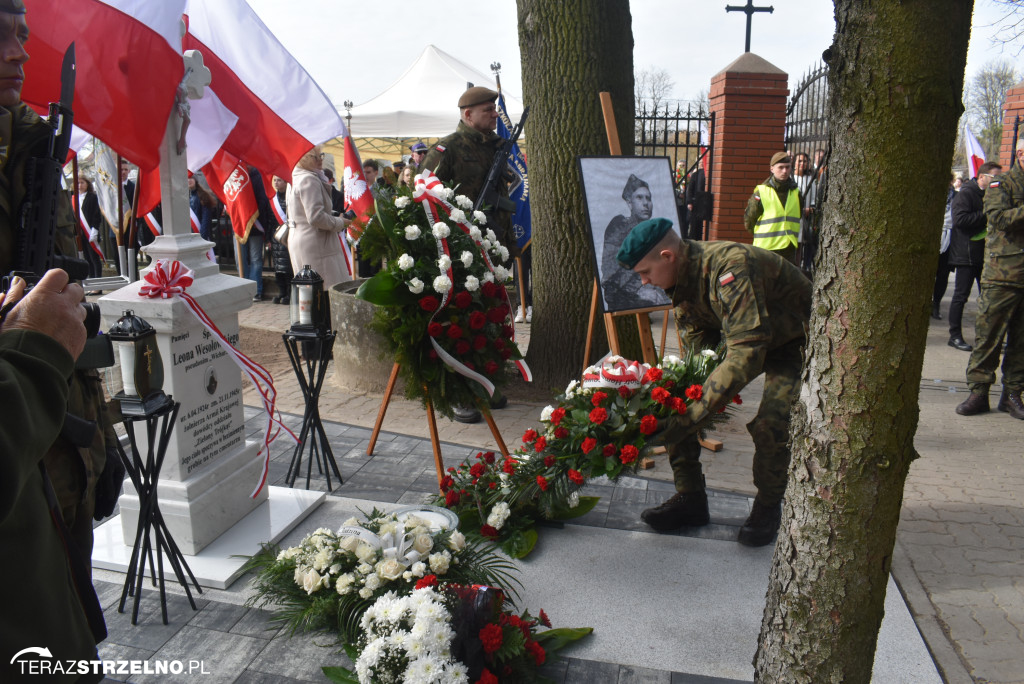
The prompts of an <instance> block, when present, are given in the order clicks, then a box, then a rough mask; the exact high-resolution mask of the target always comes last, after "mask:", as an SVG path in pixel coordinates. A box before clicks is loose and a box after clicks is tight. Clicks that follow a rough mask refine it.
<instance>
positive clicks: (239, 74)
mask: <svg viewBox="0 0 1024 684" xmlns="http://www.w3.org/2000/svg"><path fill="white" fill-rule="evenodd" d="M185 13H186V14H187V15H188V32H187V33H186V35H185V39H184V47H185V48H186V49H195V50H199V51H200V52H201V53H202V55H203V63H204V64H205V66H206V67H207V68H209V69H210V72H211V75H212V81H211V84H210V87H211V88H212V89H213V90H214V91H215V92H216V94H217V97H218V98H219V100H220V102H221V103H223V105H224V106H225V107H226V108H227V109H229V110H230V111H232V112H234V113H235V114H236V115H237V116H238V117H239V118H238V122H237V124H236V125H235V126H234V127H233V129H232V130H231V133H230V135H229V136H228V137H227V139H226V140H225V141H224V145H223V150H224V151H225V152H227V153H229V154H231V155H233V156H235V157H237V158H238V159H244V160H245V161H246V162H248V163H249V164H252V165H253V166H255V167H256V168H258V169H260V170H261V171H263V172H264V173H265V174H268V175H269V174H272V175H276V176H280V177H281V178H284V179H285V180H290V179H291V175H292V168H293V167H294V166H295V164H296V163H297V162H298V161H299V159H300V158H301V157H302V155H303V154H305V153H306V152H307V151H309V149H310V148H311V147H313V145H314V144H317V143H321V142H323V141H325V140H330V139H332V138H335V137H338V136H339V135H347V131H346V128H345V123H344V122H343V121H342V120H341V116H340V115H339V114H338V111H337V109H335V107H334V105H333V104H331V101H330V100H329V99H328V97H327V95H325V94H324V92H323V91H322V90H321V89H320V87H319V86H318V85H317V84H316V82H315V81H314V80H313V79H312V78H311V77H310V75H309V74H308V73H306V71H305V69H303V68H302V66H301V65H300V64H299V63H298V62H297V61H296V60H295V58H294V57H292V56H291V54H289V52H288V51H287V50H286V49H285V48H284V46H282V45H281V43H280V42H278V40H277V38H276V37H275V36H274V34H273V33H271V32H270V30H269V29H268V28H267V27H266V25H264V23H263V22H262V21H261V20H260V18H259V17H258V16H257V15H256V13H255V12H253V11H252V9H251V8H250V7H249V5H248V4H247V3H246V2H245V0H218V2H208V1H203V0H187V2H186V8H185Z"/></svg>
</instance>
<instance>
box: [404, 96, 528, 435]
mask: <svg viewBox="0 0 1024 684" xmlns="http://www.w3.org/2000/svg"><path fill="white" fill-rule="evenodd" d="M497 99H498V93H497V92H495V91H493V90H491V89H490V88H483V87H481V86H474V87H472V88H469V89H468V90H466V92H464V93H463V94H462V96H461V97H460V98H459V116H460V119H459V125H458V127H457V128H456V129H455V132H454V133H452V134H451V135H449V136H447V137H445V138H442V139H441V140H440V141H439V142H438V143H437V144H436V145H434V147H433V149H431V150H430V151H429V152H428V153H427V156H426V158H425V159H424V160H423V163H422V164H420V166H419V170H420V171H422V170H423V169H430V170H431V171H433V172H434V174H435V175H436V176H437V177H438V179H440V180H441V181H442V182H444V183H450V184H452V185H453V186H455V191H456V192H457V193H458V194H460V195H465V196H466V197H468V198H469V199H471V200H473V201H474V202H475V201H476V199H477V196H478V195H480V193H481V192H482V191H483V188H484V181H485V180H486V179H487V172H488V171H489V170H490V168H491V164H492V163H493V162H494V155H495V154H496V153H497V151H498V147H499V146H500V145H501V143H502V139H501V137H500V136H499V135H498V134H497V133H496V132H495V129H496V128H497V126H498V110H497V105H496V104H495V100H497ZM413 147H414V148H415V146H413ZM513 178H514V176H513V174H512V171H511V169H509V170H507V172H506V174H505V176H504V177H503V178H502V182H501V183H500V184H499V188H498V195H499V197H502V198H508V184H509V182H511V181H512V180H513ZM484 212H485V213H486V214H487V226H486V227H487V228H489V229H491V230H493V231H494V233H495V234H496V235H497V237H498V242H500V243H501V244H502V245H504V246H505V247H506V248H507V249H508V250H509V254H510V257H514V256H518V246H517V244H516V238H515V235H514V234H513V232H512V214H511V213H510V212H508V211H505V210H503V209H500V208H498V207H490V208H486V207H485V208H484ZM507 403H508V399H507V398H506V397H504V396H500V395H498V394H497V393H495V396H494V397H493V398H492V399H491V407H492V408H502V407H504V406H505V405H506V404H507ZM480 418H481V416H480V412H479V411H477V410H476V409H473V408H468V407H462V408H456V409H455V420H457V421H459V422H460V423H476V422H478V421H479V420H480Z"/></svg>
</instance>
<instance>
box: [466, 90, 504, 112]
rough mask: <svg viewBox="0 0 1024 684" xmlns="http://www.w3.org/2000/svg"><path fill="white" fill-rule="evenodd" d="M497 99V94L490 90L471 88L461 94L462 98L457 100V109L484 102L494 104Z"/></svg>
mask: <svg viewBox="0 0 1024 684" xmlns="http://www.w3.org/2000/svg"><path fill="white" fill-rule="evenodd" d="M497 99H498V93H496V92H494V91H493V90H491V89H490V88H484V87H483V86H473V87H472V88H470V89H469V90H467V91H466V92H464V93H462V97H460V98H459V109H465V108H466V107H472V106H474V105H478V104H483V103H484V102H494V101H495V100H497Z"/></svg>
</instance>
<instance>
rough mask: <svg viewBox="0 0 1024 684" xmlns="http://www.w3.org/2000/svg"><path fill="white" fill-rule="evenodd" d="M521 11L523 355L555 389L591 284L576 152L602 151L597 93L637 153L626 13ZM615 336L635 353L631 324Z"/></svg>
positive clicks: (526, 0)
mask: <svg viewBox="0 0 1024 684" xmlns="http://www.w3.org/2000/svg"><path fill="white" fill-rule="evenodd" d="M517 7H518V16H519V48H520V52H521V54H522V69H523V101H524V103H525V104H528V105H530V119H529V125H528V127H527V129H528V130H527V135H528V139H529V150H530V160H529V163H530V190H531V192H532V200H531V207H530V208H531V211H532V213H533V246H532V249H533V281H534V290H533V296H534V305H535V306H534V317H533V326H532V330H531V339H530V348H529V351H528V354H527V361H528V363H529V364H530V368H531V369H532V370H533V374H534V382H535V383H536V384H538V385H539V386H541V387H551V388H558V389H561V388H562V387H564V386H565V384H566V383H567V382H568V381H569V379H571V378H575V377H578V376H579V373H580V370H581V368H582V364H583V348H584V345H585V342H586V334H587V321H588V316H589V307H590V298H591V290H592V288H593V284H594V267H593V263H592V258H591V255H590V247H589V243H588V241H587V240H588V238H587V220H586V216H585V215H584V209H583V192H582V187H581V185H580V176H579V169H578V168H577V165H576V157H577V156H579V155H606V154H608V138H607V135H606V134H605V127H604V120H603V118H602V114H601V104H600V101H599V99H598V93H599V92H601V91H609V92H610V93H611V95H612V103H613V105H614V107H615V118H616V122H617V126H618V129H619V134H620V137H621V138H622V140H621V144H622V153H623V154H632V153H633V140H632V136H631V134H630V133H631V131H632V130H633V33H632V18H631V16H630V13H629V2H628V0H517ZM626 320H628V321H629V322H632V319H626ZM624 322H625V321H624ZM624 335H625V337H624ZM594 338H595V350H597V349H601V348H602V346H603V347H604V348H607V345H606V344H605V335H604V330H603V328H602V327H601V326H600V325H598V327H597V330H595V333H594ZM620 340H623V345H624V347H625V348H624V349H623V350H622V351H623V353H624V355H627V356H631V357H632V358H639V343H638V340H639V338H638V337H637V334H636V325H635V323H633V325H632V337H630V336H628V333H627V326H625V325H623V326H622V327H620ZM591 356H592V357H593V356H594V354H593V353H592V355H591Z"/></svg>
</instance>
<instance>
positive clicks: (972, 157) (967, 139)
mask: <svg viewBox="0 0 1024 684" xmlns="http://www.w3.org/2000/svg"><path fill="white" fill-rule="evenodd" d="M964 151H965V152H966V154H967V170H968V172H969V173H968V174H967V175H968V176H969V177H970V178H977V177H978V167H980V166H981V165H982V164H984V163H985V150H983V149H981V145H980V144H979V143H978V139H977V138H975V137H974V133H971V128H970V126H966V125H965V126H964Z"/></svg>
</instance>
